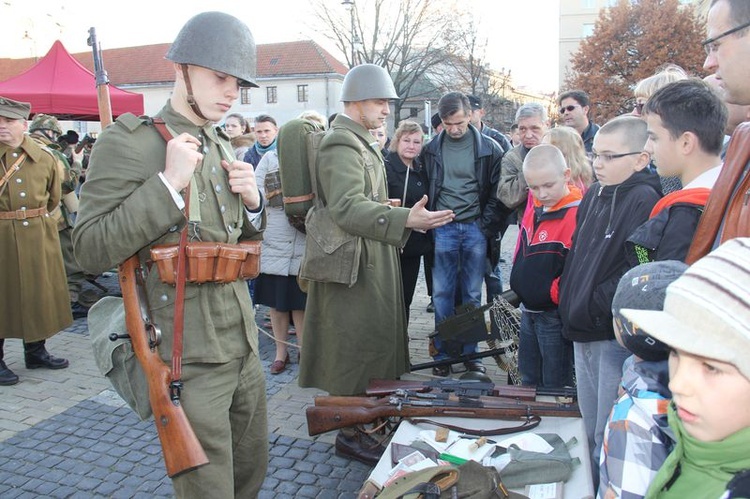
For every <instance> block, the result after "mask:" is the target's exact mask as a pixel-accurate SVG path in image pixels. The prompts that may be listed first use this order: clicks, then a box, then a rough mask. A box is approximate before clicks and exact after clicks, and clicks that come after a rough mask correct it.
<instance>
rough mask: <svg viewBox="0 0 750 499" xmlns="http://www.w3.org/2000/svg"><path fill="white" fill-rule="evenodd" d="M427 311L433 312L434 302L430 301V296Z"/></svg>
mask: <svg viewBox="0 0 750 499" xmlns="http://www.w3.org/2000/svg"><path fill="white" fill-rule="evenodd" d="M427 311H428V312H429V313H431V314H434V313H435V304H434V303H433V302H432V298H430V303H429V304H428V305H427Z"/></svg>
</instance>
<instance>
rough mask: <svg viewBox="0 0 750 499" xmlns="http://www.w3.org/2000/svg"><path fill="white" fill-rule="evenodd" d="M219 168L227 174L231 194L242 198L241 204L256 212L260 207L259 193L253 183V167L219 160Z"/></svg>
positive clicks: (242, 163) (236, 161)
mask: <svg viewBox="0 0 750 499" xmlns="http://www.w3.org/2000/svg"><path fill="white" fill-rule="evenodd" d="M221 166H222V167H223V168H224V169H225V170H226V171H227V173H228V174H229V187H230V188H231V189H232V192H234V193H235V194H239V195H240V196H241V197H242V202H243V203H244V204H245V207H247V209H248V210H256V209H258V206H260V193H259V192H258V184H257V182H256V181H255V170H253V165H251V164H250V163H245V162H244V161H239V160H235V161H232V162H231V163H230V162H229V161H226V160H221Z"/></svg>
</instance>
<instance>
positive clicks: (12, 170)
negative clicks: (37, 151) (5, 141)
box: [0, 152, 26, 194]
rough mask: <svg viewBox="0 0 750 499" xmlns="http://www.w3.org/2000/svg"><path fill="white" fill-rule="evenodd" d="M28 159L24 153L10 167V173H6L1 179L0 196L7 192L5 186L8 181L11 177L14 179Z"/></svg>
mask: <svg viewBox="0 0 750 499" xmlns="http://www.w3.org/2000/svg"><path fill="white" fill-rule="evenodd" d="M25 159H26V153H25V152H22V153H21V155H20V156H18V159H16V160H15V161H14V162H13V164H12V165H10V168H8V171H6V172H5V175H3V178H0V194H2V193H3V191H4V190H5V184H7V183H8V180H10V177H12V176H13V175H14V174H15V173H16V172H17V171H18V170H20V169H21V165H22V164H23V160H25Z"/></svg>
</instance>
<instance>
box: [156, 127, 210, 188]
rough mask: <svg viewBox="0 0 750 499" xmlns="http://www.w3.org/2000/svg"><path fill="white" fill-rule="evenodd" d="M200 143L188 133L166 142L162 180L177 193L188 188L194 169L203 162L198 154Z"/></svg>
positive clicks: (201, 156) (201, 155)
mask: <svg viewBox="0 0 750 499" xmlns="http://www.w3.org/2000/svg"><path fill="white" fill-rule="evenodd" d="M200 146H201V143H200V141H199V140H198V139H196V138H195V137H193V136H192V135H190V134H189V133H181V134H180V135H178V136H177V137H175V138H173V139H172V140H170V141H169V142H167V164H166V166H165V168H164V178H166V179H167V182H169V185H171V186H172V187H174V188H175V190H177V191H178V192H179V191H181V190H182V189H184V188H185V187H187V186H188V184H189V183H190V179H191V178H193V172H194V171H195V167H196V166H198V163H200V162H201V161H202V160H203V154H201V153H200V152H198V148H199V147H200Z"/></svg>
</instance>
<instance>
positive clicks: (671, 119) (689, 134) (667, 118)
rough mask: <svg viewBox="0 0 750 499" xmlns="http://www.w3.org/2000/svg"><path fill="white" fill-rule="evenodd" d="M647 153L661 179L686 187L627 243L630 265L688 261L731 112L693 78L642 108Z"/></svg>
mask: <svg viewBox="0 0 750 499" xmlns="http://www.w3.org/2000/svg"><path fill="white" fill-rule="evenodd" d="M643 117H644V118H645V120H646V123H647V124H648V142H646V149H647V150H649V152H651V157H652V160H653V162H654V164H655V165H656V168H657V171H658V173H659V176H661V177H679V179H680V182H681V184H682V185H683V188H682V189H680V190H677V191H674V192H670V193H669V194H668V195H666V196H664V198H662V199H661V200H660V201H659V202H658V203H657V205H656V206H655V207H654V209H653V211H652V212H651V214H650V216H649V220H648V221H647V222H645V223H644V224H643V225H641V226H640V227H638V228H637V229H636V230H635V232H634V233H633V234H632V235H631V236H630V237H629V238H628V240H627V242H626V247H627V254H628V260H629V261H630V263H631V264H633V265H636V264H639V263H645V262H651V261H656V260H681V261H684V260H685V257H686V256H687V252H688V249H689V248H690V244H691V242H692V241H693V235H694V234H695V229H696V227H697V226H698V221H699V220H700V217H701V214H702V213H703V209H704V207H705V206H706V201H707V200H708V195H709V194H710V192H711V188H712V187H713V185H714V183H715V182H716V179H717V178H718V176H719V172H720V171H721V157H720V154H721V148H722V145H723V140H724V127H725V126H726V123H727V109H726V107H725V106H724V104H723V103H722V102H721V99H720V98H719V96H718V95H717V94H716V93H715V92H714V91H713V90H711V88H710V87H709V86H708V85H707V84H706V83H704V82H703V81H701V80H699V79H696V78H690V79H687V80H680V81H676V82H674V83H670V84H668V85H666V86H664V87H662V88H660V89H659V90H657V91H656V93H654V94H653V95H652V96H651V97H650V98H649V100H648V101H647V102H646V105H645V106H644V108H643Z"/></svg>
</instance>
